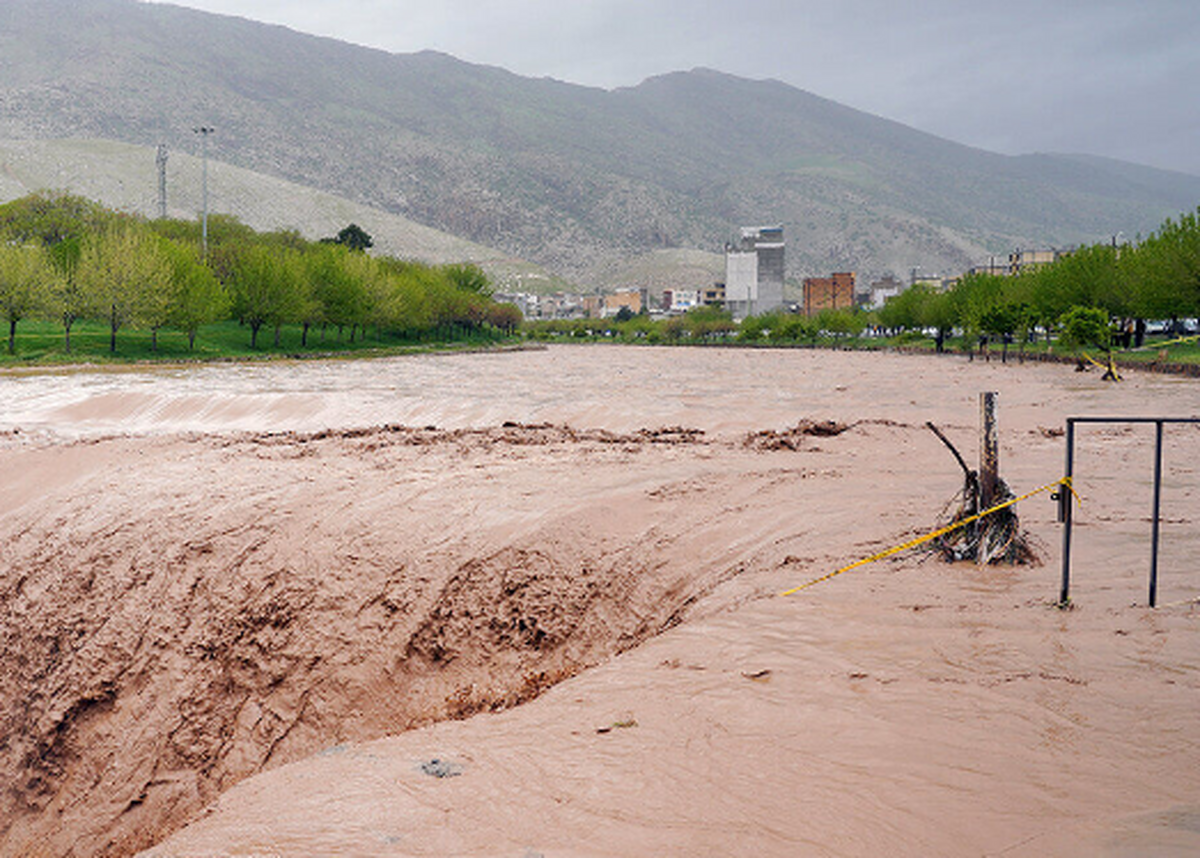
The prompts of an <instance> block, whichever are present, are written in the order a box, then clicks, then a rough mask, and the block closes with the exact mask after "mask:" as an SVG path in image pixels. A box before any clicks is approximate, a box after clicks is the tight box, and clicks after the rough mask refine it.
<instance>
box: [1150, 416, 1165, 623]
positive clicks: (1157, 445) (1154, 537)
mask: <svg viewBox="0 0 1200 858" xmlns="http://www.w3.org/2000/svg"><path fill="white" fill-rule="evenodd" d="M1162 446H1163V422H1162V421H1161V420H1159V421H1158V422H1157V423H1155V424H1154V513H1153V516H1152V518H1151V520H1152V521H1153V524H1152V525H1151V527H1152V528H1153V529H1152V530H1151V531H1150V607H1151V608H1153V607H1154V603H1155V600H1156V599H1157V597H1158V522H1159V502H1160V500H1161V499H1162Z"/></svg>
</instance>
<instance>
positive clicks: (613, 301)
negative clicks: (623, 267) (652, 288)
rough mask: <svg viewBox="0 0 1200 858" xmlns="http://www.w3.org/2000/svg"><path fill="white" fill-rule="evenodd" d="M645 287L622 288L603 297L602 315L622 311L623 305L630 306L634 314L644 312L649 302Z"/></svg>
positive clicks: (610, 314) (605, 315) (606, 315)
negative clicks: (643, 309)
mask: <svg viewBox="0 0 1200 858" xmlns="http://www.w3.org/2000/svg"><path fill="white" fill-rule="evenodd" d="M646 299H647V295H646V290H645V289H620V290H618V291H616V292H614V293H612V294H611V295H604V296H602V297H601V302H602V307H601V310H600V315H601V316H603V317H605V318H607V317H609V316H615V315H617V313H619V312H621V308H622V307H628V308H629V311H630V312H631V313H633V314H634V315H637V314H638V313H640V312H642V308H643V307H645V306H646V304H647V300H646Z"/></svg>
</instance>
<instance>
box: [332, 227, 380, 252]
mask: <svg viewBox="0 0 1200 858" xmlns="http://www.w3.org/2000/svg"><path fill="white" fill-rule="evenodd" d="M322 241H324V242H325V243H329V244H340V245H342V246H343V247H348V248H350V249H351V250H356V251H359V252H360V253H365V252H366V251H367V250H368V249H369V248H372V247H374V246H375V239H373V238H371V235H370V233H368V232H367V231H366V230H365V229H363V228H362V227H361V226H359V225H358V224H356V223H352V224H350V225H349V226H346V227H343V228H342V230H341V231H340V232H338V234H337V237H336V238H326V239H322Z"/></svg>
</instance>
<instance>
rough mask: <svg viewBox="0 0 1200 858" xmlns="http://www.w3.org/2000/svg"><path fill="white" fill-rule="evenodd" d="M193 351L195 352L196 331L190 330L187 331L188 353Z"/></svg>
mask: <svg viewBox="0 0 1200 858" xmlns="http://www.w3.org/2000/svg"><path fill="white" fill-rule="evenodd" d="M195 350H196V329H195V328H193V329H192V330H190V331H188V351H190V352H194V351H195Z"/></svg>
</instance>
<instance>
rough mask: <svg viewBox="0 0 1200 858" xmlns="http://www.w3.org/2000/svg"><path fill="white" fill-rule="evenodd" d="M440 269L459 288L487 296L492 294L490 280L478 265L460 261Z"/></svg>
mask: <svg viewBox="0 0 1200 858" xmlns="http://www.w3.org/2000/svg"><path fill="white" fill-rule="evenodd" d="M442 271H443V272H445V275H446V277H448V278H449V280H450V282H451V283H453V284H454V285H455V286H456V287H457V288H459V289H465V290H466V291H468V292H475V293H477V294H479V295H484V296H489V297H490V296H491V294H492V281H491V280H490V279H488V276H487V274H485V273H484V271H483V269H482V268H480V267H479V266H478V265H472V264H470V263H467V262H462V263H458V264H455V265H444V266H442Z"/></svg>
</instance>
